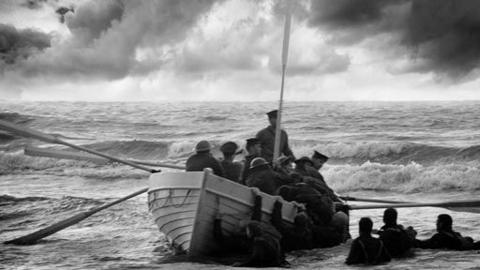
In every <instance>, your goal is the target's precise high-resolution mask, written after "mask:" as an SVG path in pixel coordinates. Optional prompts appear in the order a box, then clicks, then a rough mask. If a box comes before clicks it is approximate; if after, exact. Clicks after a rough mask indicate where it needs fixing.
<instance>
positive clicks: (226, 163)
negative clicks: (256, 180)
mask: <svg viewBox="0 0 480 270" xmlns="http://www.w3.org/2000/svg"><path fill="white" fill-rule="evenodd" d="M220 164H221V165H222V167H223V170H224V171H225V178H227V179H230V180H232V181H234V182H237V183H239V182H240V177H241V174H242V169H243V166H242V164H241V163H239V162H235V161H233V162H232V161H230V160H222V162H220Z"/></svg>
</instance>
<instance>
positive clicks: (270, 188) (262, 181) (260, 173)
mask: <svg viewBox="0 0 480 270" xmlns="http://www.w3.org/2000/svg"><path fill="white" fill-rule="evenodd" d="M288 181H289V179H285V178H283V177H282V176H281V175H280V174H279V173H277V172H275V171H273V170H272V169H271V168H270V167H269V166H268V165H261V166H259V167H256V168H253V169H251V170H250V175H249V176H248V178H247V181H246V184H247V186H249V187H256V188H258V189H260V191H262V192H265V193H267V194H270V195H274V194H275V192H276V191H277V189H278V188H279V187H280V186H282V185H286V184H289V182H288Z"/></svg>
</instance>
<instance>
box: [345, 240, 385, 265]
mask: <svg viewBox="0 0 480 270" xmlns="http://www.w3.org/2000/svg"><path fill="white" fill-rule="evenodd" d="M388 261H390V255H389V254H388V253H387V251H386V249H385V247H384V245H383V242H382V241H381V240H380V239H377V238H373V237H371V236H370V235H368V236H359V237H357V238H356V239H355V240H353V242H352V246H351V248H350V253H349V254H348V257H347V260H346V262H345V263H346V264H379V263H382V262H388Z"/></svg>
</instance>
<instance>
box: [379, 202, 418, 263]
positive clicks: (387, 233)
mask: <svg viewBox="0 0 480 270" xmlns="http://www.w3.org/2000/svg"><path fill="white" fill-rule="evenodd" d="M397 216H398V213H397V210H395V209H394V208H387V209H386V210H385V211H384V212H383V222H384V223H385V225H383V226H382V227H381V228H380V230H379V231H378V235H379V236H380V239H381V240H382V241H383V244H384V245H385V248H386V249H387V251H388V253H389V254H390V256H392V258H401V257H406V256H411V255H412V248H413V245H414V241H415V235H416V234H417V232H415V230H413V228H412V227H408V228H407V229H405V228H404V227H403V226H402V225H400V224H397Z"/></svg>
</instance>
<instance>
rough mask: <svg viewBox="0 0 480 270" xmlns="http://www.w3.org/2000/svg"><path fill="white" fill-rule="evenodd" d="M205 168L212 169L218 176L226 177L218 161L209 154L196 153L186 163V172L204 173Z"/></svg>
mask: <svg viewBox="0 0 480 270" xmlns="http://www.w3.org/2000/svg"><path fill="white" fill-rule="evenodd" d="M205 168H212V170H213V173H214V174H216V175H218V176H224V175H225V173H224V171H223V168H222V166H221V165H220V162H218V160H216V159H215V158H214V157H213V156H212V155H211V154H210V153H209V152H208V153H196V154H194V155H192V156H190V157H189V158H188V159H187V163H186V171H187V172H192V171H203V169H205Z"/></svg>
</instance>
